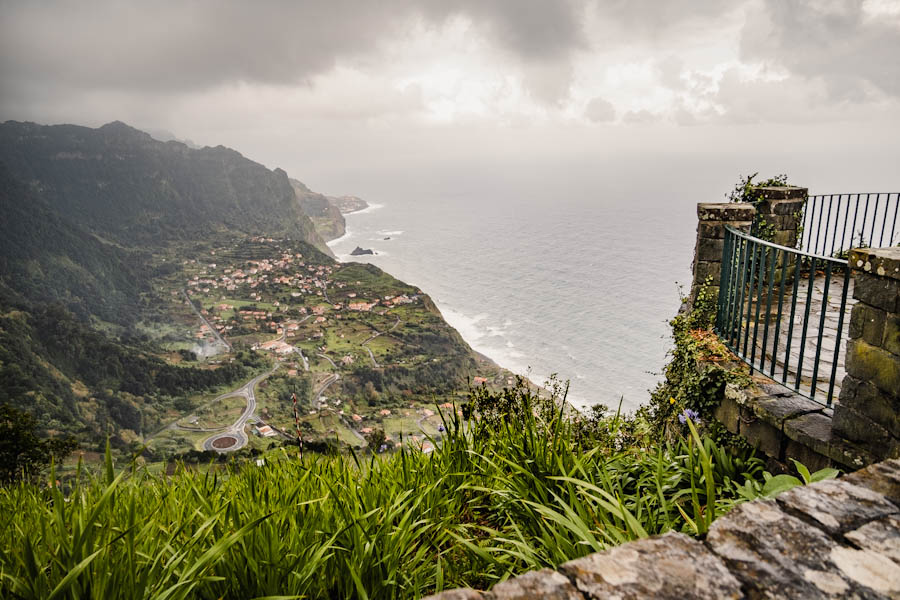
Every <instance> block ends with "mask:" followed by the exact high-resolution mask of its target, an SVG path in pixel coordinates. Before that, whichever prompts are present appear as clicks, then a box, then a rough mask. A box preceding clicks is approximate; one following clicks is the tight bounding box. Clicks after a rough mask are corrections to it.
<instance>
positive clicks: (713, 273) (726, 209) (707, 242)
mask: <svg viewBox="0 0 900 600" xmlns="http://www.w3.org/2000/svg"><path fill="white" fill-rule="evenodd" d="M755 214H756V208H755V207H754V205H752V204H746V203H738V202H730V203H718V204H706V203H700V204H697V219H698V224H697V243H696V245H695V246H694V265H693V270H692V272H693V274H694V279H693V282H692V283H691V295H690V304H691V306H693V305H694V303H695V302H696V300H697V293H698V292H699V290H700V288H701V287H702V286H703V285H704V284H706V283H707V279H709V286H710V289H709V291H710V293H711V294H712V297H713V298H715V297H716V295H717V294H718V293H719V277H720V276H721V274H722V250H723V247H724V245H725V239H724V238H725V226H726V225H731V226H732V227H734V228H736V229H741V230H744V231H749V230H750V226H751V225H752V223H753V217H754V215H755Z"/></svg>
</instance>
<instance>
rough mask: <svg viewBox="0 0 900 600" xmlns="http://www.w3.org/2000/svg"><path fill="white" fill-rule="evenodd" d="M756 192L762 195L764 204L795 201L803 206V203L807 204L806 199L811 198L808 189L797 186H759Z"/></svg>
mask: <svg viewBox="0 0 900 600" xmlns="http://www.w3.org/2000/svg"><path fill="white" fill-rule="evenodd" d="M754 190H756V191H757V192H759V193H760V194H761V195H762V197H763V199H764V200H763V202H765V201H766V200H769V201H771V200H793V201H795V202H799V203H800V204H801V205H802V203H803V202H806V197H807V196H809V190H808V189H807V188H805V187H799V186H796V185H778V186H759V187H755V188H754Z"/></svg>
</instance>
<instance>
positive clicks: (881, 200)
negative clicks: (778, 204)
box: [799, 193, 900, 256]
mask: <svg viewBox="0 0 900 600" xmlns="http://www.w3.org/2000/svg"><path fill="white" fill-rule="evenodd" d="M898 212H900V193H889V194H825V195H821V196H809V197H808V198H807V200H806V205H805V208H804V211H803V218H802V220H801V223H802V227H803V231H802V234H801V237H800V244H799V248H800V250H802V251H804V252H809V253H811V254H819V255H825V256H843V255H844V253H845V252H846V251H847V250H849V249H850V248H860V247H869V248H883V247H885V246H893V245H895V244H896V243H897V242H898V241H900V226H898V219H897V216H898Z"/></svg>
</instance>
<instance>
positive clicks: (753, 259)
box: [743, 243, 759, 368]
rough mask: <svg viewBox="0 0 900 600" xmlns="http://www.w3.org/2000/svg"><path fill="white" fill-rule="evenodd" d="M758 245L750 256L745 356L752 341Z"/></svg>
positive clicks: (755, 245)
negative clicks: (754, 276)
mask: <svg viewBox="0 0 900 600" xmlns="http://www.w3.org/2000/svg"><path fill="white" fill-rule="evenodd" d="M758 247H759V244H756V243H754V244H753V250H752V252H753V255H752V257H751V258H750V289H749V290H748V292H747V328H746V329H744V351H743V354H744V356H746V355H747V343H748V342H749V341H750V315H751V314H753V273H754V271H755V270H756V249H757V248H758ZM751 368H752V365H751Z"/></svg>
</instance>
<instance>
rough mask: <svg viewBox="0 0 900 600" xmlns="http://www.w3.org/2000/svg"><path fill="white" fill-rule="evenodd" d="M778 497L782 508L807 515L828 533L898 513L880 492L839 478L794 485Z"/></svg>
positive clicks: (839, 532) (841, 531)
mask: <svg viewBox="0 0 900 600" xmlns="http://www.w3.org/2000/svg"><path fill="white" fill-rule="evenodd" d="M777 500H778V504H780V505H781V507H782V509H788V510H789V511H793V512H794V513H800V514H803V515H806V517H807V518H809V519H812V520H814V521H815V522H816V523H818V527H819V528H820V529H824V530H825V531H827V532H828V533H830V534H831V535H838V534H842V533H845V532H848V531H850V530H851V529H856V528H858V527H861V526H862V525H865V524H866V523H868V522H869V521H874V520H875V519H880V518H882V517H886V516H888V515H895V514H898V513H900V509H898V508H897V507H896V506H895V505H894V504H892V503H891V502H889V501H888V500H886V499H885V497H884V496H883V495H882V494H879V493H878V492H875V491H874V490H870V489H869V488H866V487H862V486H859V485H854V484H852V483H849V482H847V481H844V480H840V479H831V480H827V481H820V482H818V483H814V484H811V485H808V486H804V487H796V488H794V489H792V490H788V491H787V492H785V493H783V494H781V495H780V496H778V498H777Z"/></svg>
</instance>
